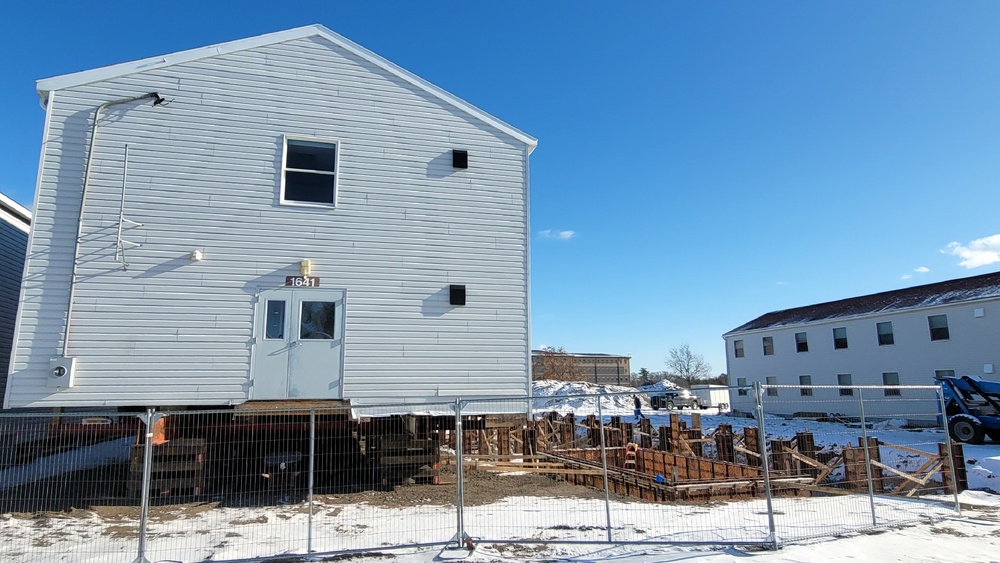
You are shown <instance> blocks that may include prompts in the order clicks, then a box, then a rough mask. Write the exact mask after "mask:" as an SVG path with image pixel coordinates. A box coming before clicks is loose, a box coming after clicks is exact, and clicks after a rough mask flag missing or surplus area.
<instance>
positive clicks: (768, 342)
mask: <svg viewBox="0 0 1000 563" xmlns="http://www.w3.org/2000/svg"><path fill="white" fill-rule="evenodd" d="M763 343H764V355H765V356H773V355H774V337H773V336H765V337H764V339H763Z"/></svg>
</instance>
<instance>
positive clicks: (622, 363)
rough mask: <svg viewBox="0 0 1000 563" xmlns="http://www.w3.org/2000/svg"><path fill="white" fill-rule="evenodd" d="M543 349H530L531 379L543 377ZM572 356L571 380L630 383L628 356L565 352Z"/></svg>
mask: <svg viewBox="0 0 1000 563" xmlns="http://www.w3.org/2000/svg"><path fill="white" fill-rule="evenodd" d="M544 354H545V351H544V350H532V351H531V378H532V380H538V379H545V378H546V377H545V373H544V371H545V366H544V365H543V361H542V357H543V355H544ZM566 356H568V357H569V358H572V362H573V364H572V365H573V369H572V372H573V380H574V381H587V382H589V383H594V384H597V385H631V384H632V383H631V373H632V371H631V368H630V364H629V360H631V358H630V357H629V356H615V355H613V354H576V353H573V352H567V353H566Z"/></svg>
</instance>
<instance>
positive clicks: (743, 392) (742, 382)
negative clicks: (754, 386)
mask: <svg viewBox="0 0 1000 563" xmlns="http://www.w3.org/2000/svg"><path fill="white" fill-rule="evenodd" d="M736 386H737V387H746V386H747V378H745V377H737V378H736ZM747 391H748V390H747V389H737V390H736V394H737V395H739V396H741V397H746V396H747Z"/></svg>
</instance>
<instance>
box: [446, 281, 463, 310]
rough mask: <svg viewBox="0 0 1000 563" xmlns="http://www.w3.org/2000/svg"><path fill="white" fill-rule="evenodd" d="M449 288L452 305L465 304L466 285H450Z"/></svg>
mask: <svg viewBox="0 0 1000 563" xmlns="http://www.w3.org/2000/svg"><path fill="white" fill-rule="evenodd" d="M448 290H449V291H448V295H449V301H450V303H451V304H452V305H465V286H464V285H450V286H448Z"/></svg>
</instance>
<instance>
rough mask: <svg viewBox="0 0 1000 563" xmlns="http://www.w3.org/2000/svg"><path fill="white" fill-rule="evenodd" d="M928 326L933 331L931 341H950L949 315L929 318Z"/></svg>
mask: <svg viewBox="0 0 1000 563" xmlns="http://www.w3.org/2000/svg"><path fill="white" fill-rule="evenodd" d="M927 325H928V326H929V327H930V329H931V340H948V315H931V316H929V317H927Z"/></svg>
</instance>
